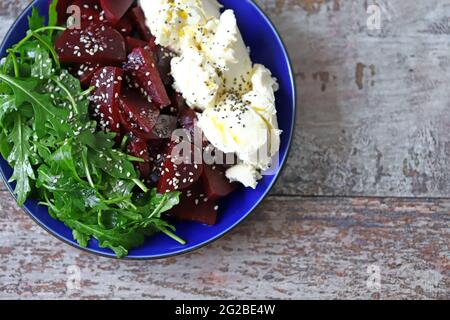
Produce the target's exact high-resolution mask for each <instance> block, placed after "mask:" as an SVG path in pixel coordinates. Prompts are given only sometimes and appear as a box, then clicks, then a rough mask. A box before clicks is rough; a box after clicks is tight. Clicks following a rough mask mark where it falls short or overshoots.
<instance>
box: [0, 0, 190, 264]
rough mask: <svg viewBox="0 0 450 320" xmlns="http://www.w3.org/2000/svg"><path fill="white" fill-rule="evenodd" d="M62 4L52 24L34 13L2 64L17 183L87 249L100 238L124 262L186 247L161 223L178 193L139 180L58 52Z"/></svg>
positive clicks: (9, 151) (2, 117)
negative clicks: (169, 243) (174, 245)
mask: <svg viewBox="0 0 450 320" xmlns="http://www.w3.org/2000/svg"><path fill="white" fill-rule="evenodd" d="M56 5H57V1H54V2H52V4H51V5H50V8H49V19H48V26H44V22H45V19H44V18H43V17H40V16H39V13H38V11H37V10H36V9H33V11H32V14H31V16H30V17H29V25H30V30H29V31H28V33H27V35H26V37H25V38H23V39H22V40H21V41H19V42H18V43H17V44H16V45H15V46H13V48H11V49H9V50H8V56H7V58H6V59H4V60H3V61H2V63H1V64H0V153H1V154H2V156H3V157H4V158H5V159H7V160H8V162H9V164H10V165H11V166H12V167H13V169H14V170H13V172H14V173H13V176H12V177H11V180H10V181H15V182H16V188H15V194H16V196H17V201H18V203H19V204H20V205H22V204H23V203H24V202H25V201H26V199H27V198H28V196H29V195H30V194H31V193H33V195H37V196H38V197H39V199H40V200H41V202H40V204H41V205H45V206H47V207H48V212H49V214H50V216H51V217H53V218H55V219H58V220H60V221H62V222H64V223H65V224H66V225H67V226H68V227H70V228H71V229H72V235H73V238H74V239H75V240H76V241H77V242H78V243H79V244H80V245H81V246H87V245H88V243H89V240H90V239H91V238H92V237H94V238H96V239H97V240H98V243H99V245H100V246H101V247H105V248H109V249H111V250H113V251H114V252H115V253H116V255H117V256H118V257H124V256H126V255H127V254H128V251H129V250H130V249H132V248H135V247H137V246H139V245H141V244H142V243H143V242H144V238H145V236H149V235H153V234H154V233H156V232H163V233H165V234H166V235H168V236H169V237H171V238H173V239H174V240H176V241H178V242H180V243H185V242H184V241H183V240H182V239H180V238H179V237H177V236H176V235H175V234H174V233H173V231H174V230H175V228H174V227H173V226H172V225H170V224H169V223H168V222H166V221H164V220H163V219H162V218H163V216H162V213H163V212H166V211H168V210H170V209H172V208H173V207H174V206H176V205H178V203H179V193H178V192H173V193H167V194H164V195H159V194H157V192H156V189H154V190H151V191H149V190H148V189H147V187H146V186H145V185H144V183H143V182H142V181H140V180H139V179H138V175H139V173H138V172H137V170H136V169H135V167H134V165H133V163H132V161H137V160H136V159H134V158H132V157H131V156H130V155H127V154H126V153H125V152H124V151H123V150H124V149H122V148H120V147H117V146H116V141H115V138H116V134H115V133H112V132H104V131H98V130H97V127H98V126H97V123H96V121H94V120H92V119H91V117H90V114H89V103H90V101H89V93H90V90H91V89H92V88H90V89H89V90H86V91H83V90H82V88H81V84H80V81H79V80H78V79H77V78H75V77H74V76H72V75H71V74H70V73H69V72H68V71H67V70H61V69H60V66H59V60H58V56H57V54H56V51H55V49H54V41H55V37H54V35H55V31H56V30H57V31H63V30H65V29H64V28H62V27H58V26H56V24H57V18H58V17H57V13H56Z"/></svg>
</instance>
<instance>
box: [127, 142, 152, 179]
mask: <svg viewBox="0 0 450 320" xmlns="http://www.w3.org/2000/svg"><path fill="white" fill-rule="evenodd" d="M127 149H128V153H129V154H130V155H132V156H134V157H137V158H141V159H142V160H144V161H145V162H136V163H135V165H136V168H137V169H138V170H139V173H140V176H141V179H144V180H147V179H149V177H150V173H151V167H150V153H149V151H148V147H147V142H146V141H145V140H142V139H139V138H132V139H131V140H130V142H129V143H128V147H127Z"/></svg>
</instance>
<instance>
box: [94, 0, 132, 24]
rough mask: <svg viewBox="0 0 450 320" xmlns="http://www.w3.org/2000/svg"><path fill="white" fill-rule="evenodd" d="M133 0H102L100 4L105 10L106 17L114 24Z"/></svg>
mask: <svg viewBox="0 0 450 320" xmlns="http://www.w3.org/2000/svg"><path fill="white" fill-rule="evenodd" d="M133 2H134V0H100V5H101V6H102V9H103V11H104V12H105V16H106V19H108V21H109V22H111V23H112V24H117V23H118V22H119V21H120V19H122V17H123V16H124V15H125V13H126V12H127V11H128V9H130V7H131V5H132V4H133Z"/></svg>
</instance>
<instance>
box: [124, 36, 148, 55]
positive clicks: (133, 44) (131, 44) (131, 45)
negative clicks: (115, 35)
mask: <svg viewBox="0 0 450 320" xmlns="http://www.w3.org/2000/svg"><path fill="white" fill-rule="evenodd" d="M125 42H126V44H127V52H128V53H131V52H132V51H133V49H135V48H145V47H146V46H147V45H148V44H147V42H145V41H144V40H141V39H137V38H133V37H126V38H125Z"/></svg>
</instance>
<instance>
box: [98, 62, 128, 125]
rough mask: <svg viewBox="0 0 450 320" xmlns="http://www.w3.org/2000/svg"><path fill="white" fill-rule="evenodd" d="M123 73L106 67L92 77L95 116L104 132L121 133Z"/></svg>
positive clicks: (114, 68)
mask: <svg viewBox="0 0 450 320" xmlns="http://www.w3.org/2000/svg"><path fill="white" fill-rule="evenodd" d="M122 74H123V71H122V69H120V68H116V67H105V68H101V69H99V70H97V72H95V74H94V76H93V77H92V81H91V86H93V87H95V91H94V92H93V93H92V96H91V101H92V109H93V116H94V117H95V118H96V119H97V120H98V122H99V125H100V127H101V128H102V129H103V130H110V131H114V132H117V133H120V117H119V101H118V97H119V96H120V91H121V84H122Z"/></svg>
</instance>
